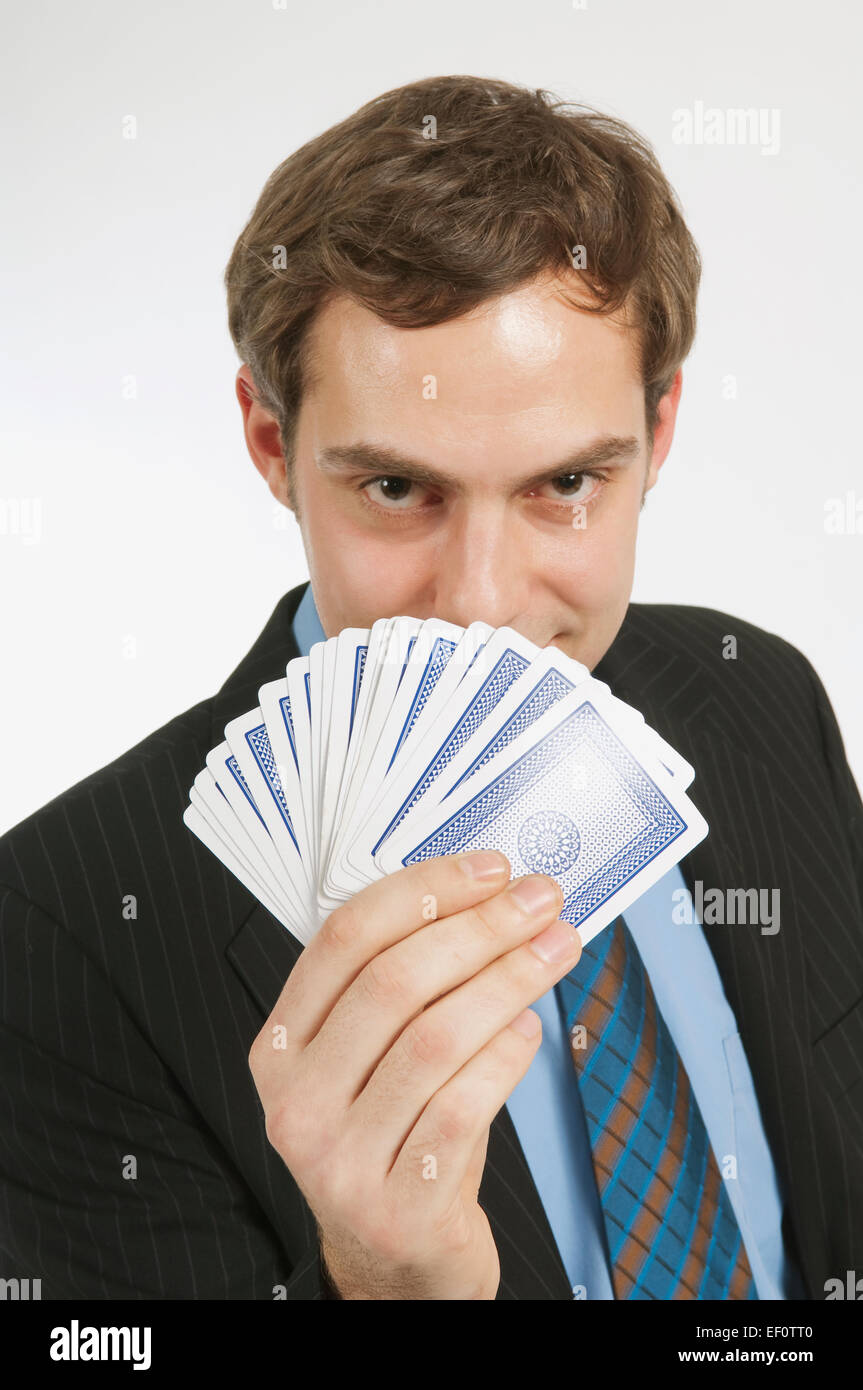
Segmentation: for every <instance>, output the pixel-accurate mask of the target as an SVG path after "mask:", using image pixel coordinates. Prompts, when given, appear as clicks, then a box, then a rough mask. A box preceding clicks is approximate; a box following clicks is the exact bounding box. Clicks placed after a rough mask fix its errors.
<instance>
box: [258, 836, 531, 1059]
mask: <svg viewBox="0 0 863 1390" xmlns="http://www.w3.org/2000/svg"><path fill="white" fill-rule="evenodd" d="M509 874H510V866H509V861H508V860H507V858H506V856H505V855H503V854H499V853H497V851H495V850H481V851H479V852H477V853H474V854H458V855H443V856H440V857H439V858H437V859H429V860H427V861H426V862H425V863H422V864H411V865H409V866H408V867H407V868H405V869H399V870H398V871H397V872H396V873H393V874H388V875H387V876H386V877H385V878H382V879H379V880H377V881H376V882H375V883H371V884H369V885H368V887H366V888H363V889H361V891H360V892H359V893H356V894H355V895H354V897H352V898H351V899H350V900H349V901H348V902H346V903H342V904H341V905H340V906H339V907H337V908H336V909H335V911H334V912H331V913H330V915H329V917H327V919H326V921H325V922H324V924H323V926H322V927H321V929H320V931H319V932H318V934H317V935H316V936H315V937H314V938H313V940H312V941H310V942H309V945H308V946H307V947H306V948H305V950H304V951H303V952H302V954H301V955H300V957H299V959H298V961H297V963H296V965H295V966H294V968H293V970H292V971H291V973H290V975H289V976H288V978H287V980H286V981H285V984H284V987H283V989H282V991H281V993H280V995H279V998H278V999H277V1000H276V1003H275V1006H274V1008H273V1010H272V1012H271V1014H270V1016H269V1018H268V1019H267V1022H266V1023H265V1025H264V1027H263V1028H262V1030H261V1032H260V1033H259V1035H258V1038H256V1040H255V1046H254V1047H253V1049H252V1057H251V1058H250V1061H252V1063H253V1066H254V1062H255V1060H257V1061H258V1062H259V1063H260V1064H262V1065H265V1064H266V1062H267V1060H268V1058H269V1057H270V1054H271V1053H272V1052H273V1051H274V1050H277V1051H278V1053H279V1056H280V1058H281V1059H282V1060H284V1059H286V1058H292V1057H295V1056H296V1055H297V1053H298V1052H299V1051H300V1050H301V1049H302V1048H304V1047H305V1046H306V1044H307V1043H308V1041H309V1039H310V1038H312V1037H314V1035H315V1034H316V1033H317V1031H318V1029H319V1028H320V1026H321V1024H322V1023H323V1021H324V1019H325V1018H326V1017H327V1015H328V1014H329V1012H330V1010H331V1009H332V1007H333V1005H334V1004H335V1002H336V1000H337V999H339V998H340V996H341V995H342V994H343V993H344V991H345V990H346V989H347V987H348V985H350V983H351V981H352V980H354V979H355V978H356V976H357V975H358V974H359V972H360V971H361V970H362V968H363V966H364V965H366V963H367V962H368V961H369V960H370V959H371V958H372V957H373V956H375V955H377V954H378V952H379V951H381V950H383V949H385V948H386V947H388V946H390V945H392V943H393V942H394V941H399V940H401V938H402V937H404V936H408V935H409V934H410V933H411V932H414V931H416V930H417V929H418V928H419V927H423V926H426V925H427V924H428V923H429V921H432V920H434V919H436V918H438V917H442V916H448V915H449V914H450V913H452V912H456V911H460V910H461V909H462V908H465V907H472V906H473V905H474V904H475V903H479V902H482V901H483V899H485V898H488V897H490V896H491V895H492V894H493V893H496V892H498V891H499V890H500V889H501V888H502V887H503V885H504V884H505V883H506V881H507V879H508V877H509ZM274 1030H278V1033H277V1040H278V1047H277V1048H276V1049H274V1048H273V1045H272V1038H273V1035H274Z"/></svg>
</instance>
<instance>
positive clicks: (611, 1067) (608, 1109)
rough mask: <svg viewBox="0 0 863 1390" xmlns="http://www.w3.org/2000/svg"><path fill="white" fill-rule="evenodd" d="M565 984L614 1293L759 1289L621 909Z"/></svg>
mask: <svg viewBox="0 0 863 1390" xmlns="http://www.w3.org/2000/svg"><path fill="white" fill-rule="evenodd" d="M560 989H561V993H562V997H563V999H564V1001H565V1005H566V1011H567V1027H568V1028H569V1030H570V1041H571V1053H572V1059H573V1062H574V1063H575V1068H576V1072H577V1074H578V1080H579V1089H580V1094H581V1098H582V1101H583V1103H584V1110H585V1115H586V1117H587V1121H588V1133H589V1136H590V1144H591V1154H592V1158H593V1166H594V1172H595V1175H596V1181H597V1187H598V1189H599V1195H600V1200H601V1204H602V1211H603V1217H604V1220H605V1224H606V1228H607V1232H608V1241H609V1250H610V1253H611V1263H612V1269H611V1277H612V1283H613V1287H614V1293H615V1297H616V1298H619V1299H624V1298H641V1299H646V1298H649V1299H668V1298H689V1299H694V1298H707V1299H726V1298H733V1299H745V1298H754V1297H757V1294H756V1290H755V1283H754V1280H753V1278H752V1271H751V1269H750V1267H749V1260H748V1258H747V1255H746V1249H745V1247H744V1245H743V1242H742V1239H741V1235H740V1230H739V1228H738V1225H737V1221H736V1219H735V1216H734V1212H733V1210H732V1207H731V1203H730V1201H729V1198H728V1194H727V1193H726V1191H725V1189H724V1188H723V1186H722V1181H721V1178H720V1175H719V1168H718V1166H717V1163H716V1157H715V1155H714V1153H713V1149H712V1146H711V1144H710V1140H709V1138H708V1135H707V1131H706V1129H705V1126H704V1121H703V1119H702V1116H701V1111H700V1109H699V1107H698V1102H697V1100H696V1099H695V1096H694V1095H693V1093H692V1091H691V1088H690V1084H689V1077H688V1076H687V1074H686V1069H685V1068H684V1066H683V1063H682V1061H681V1059H680V1056H679V1055H678V1053H677V1050H676V1048H675V1046H674V1042H673V1040H672V1038H671V1035H670V1033H669V1031H668V1028H667V1026H666V1024H665V1020H664V1019H663V1017H662V1015H661V1013H660V1012H659V1009H658V1008H657V1004H656V999H655V996H654V993H653V989H652V987H651V984H650V977H649V976H648V974H647V971H646V970H645V969H644V965H643V963H642V961H641V956H640V954H639V951H638V947H637V946H636V944H635V941H634V940H633V938H632V934H631V933H630V932H629V930H628V929H627V927H626V924H625V922H624V919H623V918H622V917H618V918H617V921H616V922H615V923H614V924H613V925H612V926H611V927H609V929H608V931H607V932H606V933H604V934H603V935H600V936H599V937H598V938H597V939H596V940H595V941H590V942H588V943H587V945H586V946H585V948H584V952H583V954H582V957H581V960H580V961H579V963H578V965H577V966H576V968H575V970H573V971H571V972H570V973H569V975H567V976H565V977H564V979H563V980H562V981H561V982H560ZM577 1025H580V1026H581V1027H582V1028H583V1029H584V1034H585V1037H586V1039H589V1043H588V1046H586V1047H582V1046H581V1045H580V1042H581V1039H580V1037H578V1036H577V1035H576V1034H575V1033H574V1032H573V1029H574V1028H575V1027H576V1026H577Z"/></svg>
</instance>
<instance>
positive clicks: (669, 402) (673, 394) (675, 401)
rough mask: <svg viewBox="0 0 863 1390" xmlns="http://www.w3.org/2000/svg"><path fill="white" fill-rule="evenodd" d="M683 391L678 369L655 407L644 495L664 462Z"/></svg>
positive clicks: (681, 372)
mask: <svg viewBox="0 0 863 1390" xmlns="http://www.w3.org/2000/svg"><path fill="white" fill-rule="evenodd" d="M682 390H683V368H682V367H678V369H677V374H676V376H675V378H674V380H673V382H672V383H671V389H670V390H669V391H666V393H665V395H664V396H663V397H662V399H661V400H660V402H659V405H658V407H657V419H656V429H655V430H654V433H653V449H652V451H651V455H650V464H649V466H648V469H647V478H646V480H645V484H644V491H645V493H647V492H649V491H650V489H651V488H652V487H653V484H654V483H655V482H656V479H657V478H658V476H659V470H660V468H661V467H662V465H663V463H664V462H665V459H666V456H667V454H668V451H669V449H670V448H671V441H672V439H673V438H674V426H675V423H676V421H677V407H678V405H679V404H680V393H681V391H682Z"/></svg>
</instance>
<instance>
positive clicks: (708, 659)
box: [621, 603, 812, 672]
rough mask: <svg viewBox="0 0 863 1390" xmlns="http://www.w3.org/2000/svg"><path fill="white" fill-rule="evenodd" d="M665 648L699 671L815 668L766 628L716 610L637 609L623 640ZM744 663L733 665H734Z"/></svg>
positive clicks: (633, 607)
mask: <svg viewBox="0 0 863 1390" xmlns="http://www.w3.org/2000/svg"><path fill="white" fill-rule="evenodd" d="M627 630H629V631H630V632H631V633H632V634H633V635H635V636H638V637H640V638H642V639H643V640H646V641H648V642H650V643H651V644H652V645H654V646H656V647H660V648H663V649H664V650H666V651H667V652H668V653H669V655H674V656H678V657H684V658H685V659H686V660H688V661H689V662H694V663H696V664H698V665H705V666H710V667H718V668H721V669H722V670H724V671H728V670H731V671H732V672H733V671H737V672H742V671H743V670H744V668H745V665H746V664H749V663H755V664H757V665H759V666H760V665H762V664H764V663H767V664H768V665H773V664H774V663H775V662H776V661H779V662H782V663H788V664H789V665H790V666H792V667H796V668H797V669H798V670H800V671H801V672H803V671H804V670H806V671H808V670H811V669H812V668H811V665H810V663H809V660H808V658H807V657H806V656H804V654H803V652H802V651H800V649H799V648H798V647H795V646H794V645H793V643H791V642H789V641H787V640H786V639H785V638H784V637H780V636H779V635H778V634H777V633H775V632H769V631H768V630H767V629H766V628H763V627H757V626H756V625H755V624H754V623H750V622H747V621H746V619H744V618H739V617H736V616H735V615H734V614H731V613H724V612H722V611H721V610H720V609H717V608H699V607H696V606H695V605H689V604H682V603H633V604H631V605H630V607H629V610H628V613H627V616H626V621H625V623H624V629H623V630H622V634H621V635H623V633H624V632H626V631H627ZM735 662H737V663H741V662H742V663H743V664H742V665H741V664H738V665H736V666H735V665H734V663H735Z"/></svg>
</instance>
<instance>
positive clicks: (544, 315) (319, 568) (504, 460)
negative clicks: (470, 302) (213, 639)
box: [237, 276, 681, 669]
mask: <svg viewBox="0 0 863 1390" xmlns="http://www.w3.org/2000/svg"><path fill="white" fill-rule="evenodd" d="M581 293H583V290H582V291H581ZM312 348H313V353H314V363H315V368H316V371H317V374H318V378H319V380H318V382H317V384H316V385H315V387H314V389H311V390H309V391H308V392H307V393H306V396H305V398H304V400H303V402H302V407H301V411H300V415H299V419H298V424H297V432H296V445H295V456H294V469H293V478H292V496H291V498H290V499H289V498H288V494H287V491H286V479H285V468H284V460H283V459H282V455H281V450H280V447H279V443H278V431H277V429H276V427H275V422H274V421H273V419H272V416H270V415H269V414H267V412H266V411H264V410H263V409H262V408H261V407H260V406H258V405H257V404H255V403H254V402H251V401H250V400H249V399H248V394H247V392H245V391H244V390H243V387H242V385H241V382H242V381H244V380H245V381H251V376H250V375H249V372H248V368H247V367H243V368H241V369H240V373H239V376H238V382H237V391H238V395H239V397H240V400H241V404H242V405H243V412H244V416H245V423H246V439H247V443H248V446H249V450H250V453H251V454H252V457H253V459H254V461H255V463H256V466H257V467H258V468H259V470H260V471H261V472H262V473H263V474H264V476H265V477H266V478H267V481H268V483H269V486H270V488H271V491H272V492H273V494H274V496H276V497H278V498H279V499H280V500H281V501H283V502H285V503H286V505H291V504H293V506H294V509H295V510H296V511H297V514H298V520H299V524H300V528H301V532H302V536H303V541H304V545H305V550H306V556H307V559H308V564H309V573H310V576H311V580H312V589H313V593H314V598H315V603H316V606H317V609H318V613H319V615H320V619H321V623H322V625H323V628H324V632H325V633H326V635H327V636H328V637H331V636H333V635H334V634H335V633H337V632H340V631H341V630H342V628H345V627H363V628H364V627H369V626H370V625H371V624H372V623H373V622H374V621H375V620H376V619H377V618H381V617H389V616H391V615H393V614H407V615H411V616H413V617H416V618H431V617H434V618H443V619H445V620H446V621H448V622H452V623H458V624H460V625H461V626H463V627H467V626H468V624H470V623H471V622H474V621H476V620H478V619H482V620H484V621H485V622H487V623H490V624H491V625H492V626H494V627H502V626H504V625H506V626H509V627H512V628H514V629H515V630H516V631H517V632H519V633H521V634H522V635H523V636H525V637H527V638H529V639H530V640H531V641H533V642H535V643H536V644H537V645H538V646H540V647H544V646H546V645H548V644H549V643H554V644H555V645H556V646H558V647H560V648H561V649H562V650H563V651H564V652H566V653H567V654H568V655H570V656H572V657H574V658H576V659H577V660H579V661H581V662H583V663H584V664H585V665H586V666H588V667H589V668H591V669H592V668H593V667H594V666H595V665H596V663H597V662H598V661H599V660H600V658H601V657H602V656H603V655H604V654H605V652H606V651H607V650H608V648H609V646H610V645H611V643H612V641H613V640H614V637H615V635H616V634H617V631H618V629H619V627H620V624H621V622H622V621H623V617H624V614H625V612H626V608H627V604H628V602H629V596H630V592H631V589H632V579H633V568H634V562H635V542H636V532H637V526H638V516H639V510H640V507H641V502H642V499H643V496H644V493H645V491H646V490H647V489H648V488H650V487H652V486H653V483H654V481H655V479H656V476H657V473H658V471H659V467H660V465H661V463H662V461H663V459H664V458H665V455H666V453H667V451H668V448H669V446H670V443H671V435H672V432H673V428H674V417H675V414H676V409H677V401H678V398H679V394H680V385H681V378H680V373H678V376H677V378H676V379H675V384H674V388H673V390H672V391H671V392H669V394H668V396H666V397H665V398H664V400H663V402H662V406H661V411H660V422H659V425H658V427H657V430H656V435H655V439H654V447H653V451H652V454H651V453H650V452H649V450H648V438H647V430H646V421H645V416H644V388H643V386H642V383H641V380H640V377H639V371H638V364H637V348H636V342H635V339H634V336H633V335H632V333H631V331H629V330H626V329H624V327H622V326H621V325H620V324H619V323H616V322H612V321H611V320H610V319H609V318H607V317H605V316H602V315H598V314H590V313H588V312H586V311H583V310H578V309H574V308H573V307H572V306H571V305H569V304H567V303H565V302H564V301H563V300H561V299H560V298H559V297H558V296H557V295H556V294H555V281H554V279H553V278H552V277H550V276H547V277H542V278H541V279H539V280H537V281H535V282H533V283H532V284H531V285H529V286H525V287H522V288H520V289H518V290H516V291H514V292H513V293H510V294H506V295H503V296H501V297H499V298H497V299H494V300H488V301H486V302H484V303H483V304H482V305H481V306H480V307H479V308H478V309H476V310H474V311H473V312H472V313H470V314H468V315H466V316H464V317H462V318H459V319H456V320H452V321H450V322H449V323H443V324H438V325H435V326H432V327H427V328H418V329H415V328H414V329H402V328H394V327H391V326H390V325H389V324H386V323H383V322H382V321H381V320H380V319H379V318H377V316H376V315H374V314H372V313H371V312H370V311H369V310H367V309H365V308H363V307H361V306H359V305H357V304H356V303H354V302H353V301H352V300H350V299H348V298H346V297H339V298H338V299H335V300H333V301H331V302H330V303H328V304H327V305H326V306H325V307H324V308H323V309H322V310H321V312H320V313H319V315H318V317H317V319H316V320H315V323H314V325H313V328H312ZM244 374H245V375H244ZM615 441H616V442H615ZM372 450H373V451H375V452H374V455H371V452H370V451H372ZM363 451H365V454H364V452H363Z"/></svg>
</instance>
